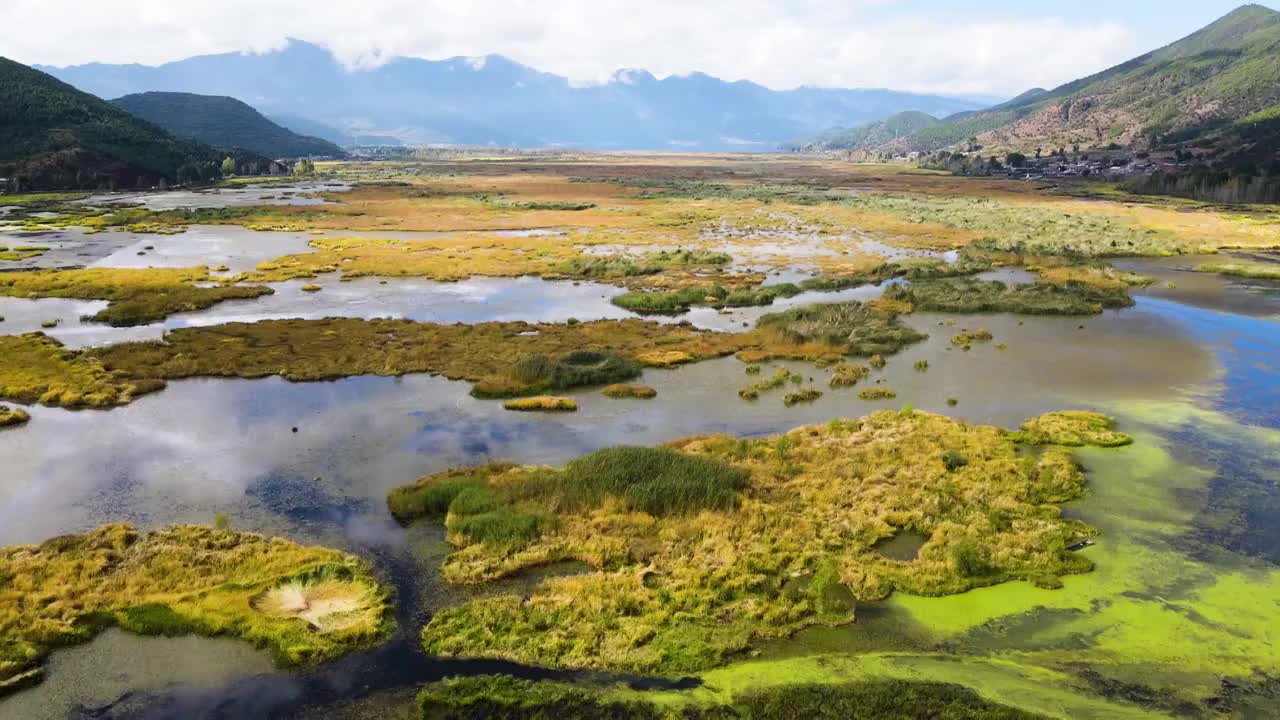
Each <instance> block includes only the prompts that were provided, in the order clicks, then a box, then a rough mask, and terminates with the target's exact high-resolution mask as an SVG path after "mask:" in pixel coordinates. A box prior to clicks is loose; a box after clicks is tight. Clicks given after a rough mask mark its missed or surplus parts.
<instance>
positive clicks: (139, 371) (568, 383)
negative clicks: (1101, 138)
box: [0, 303, 924, 402]
mask: <svg viewBox="0 0 1280 720" xmlns="http://www.w3.org/2000/svg"><path fill="white" fill-rule="evenodd" d="M825 307H827V308H829V309H826V310H819V311H818V312H817V313H816V314H815V315H813V316H809V315H804V314H795V313H788V314H786V315H785V317H784V318H783V319H775V320H772V321H769V322H768V323H766V325H767V327H765V328H763V329H758V330H752V331H748V332H741V333H725V332H710V331H701V330H696V329H694V328H691V327H687V326H673V325H664V324H660V323H654V322H649V321H644V320H639V319H627V320H602V321H594V322H581V323H575V324H567V323H565V324H558V323H542V324H530V323H523V322H491V323H477V324H473V325H466V324H455V325H438V324H434V323H419V322H413V321H409V320H385V319H378V320H363V319H358V318H326V319H323V320H267V321H262V322H257V323H228V324H225V325H216V326H207V327H187V328H179V329H176V330H172V331H170V332H168V333H166V334H165V336H164V339H163V340H162V341H150V342H136V343H122V344H119V345H111V346H106V347H96V348H89V349H86V350H83V351H80V352H77V353H67V354H66V355H65V356H63V357H64V359H65V360H67V361H72V360H74V361H76V363H77V364H80V365H83V364H84V363H86V362H89V363H91V364H93V365H95V366H97V367H100V368H102V369H105V370H106V371H108V377H109V378H115V379H116V380H117V382H118V383H121V384H128V385H133V386H136V387H137V388H142V387H146V388H148V389H155V388H157V387H160V386H161V385H162V383H163V381H164V380H171V379H180V378H188V377H242V378H258V377H266V376H270V375H279V376H281V377H284V378H286V379H288V380H292V381H300V382H301V381H314V380H331V379H335V378H340V377H350V376H354V375H365V374H374V375H384V376H397V375H404V374H408V373H434V374H441V375H444V376H445V377H448V378H450V379H458V380H468V381H470V382H473V383H476V387H475V389H474V391H473V392H474V394H476V395H477V396H479V397H490V398H511V397H520V396H527V395H531V394H539V393H548V392H550V391H556V390H565V389H570V388H575V387H582V386H589V385H610V384H616V383H619V382H622V381H625V380H629V379H631V378H634V377H635V376H637V375H638V374H639V373H640V369H641V367H642V366H651V367H672V366H675V365H679V364H683V363H688V362H697V361H701V360H707V359H710V358H717V357H724V356H726V355H733V354H736V355H737V356H738V357H739V358H741V359H742V360H744V361H747V362H758V361H761V360H766V359H770V358H794V359H801V360H810V361H815V362H835V361H836V360H838V359H839V358H841V357H843V356H844V355H846V354H849V353H853V354H857V353H865V352H869V351H873V350H881V351H886V352H887V351H889V350H891V349H896V348H897V347H899V346H900V344H901V343H903V342H907V341H910V342H915V341H917V340H918V339H920V338H923V337H924V336H923V335H920V334H918V333H915V332H914V331H912V330H910V329H909V328H906V327H905V326H903V325H901V324H900V323H898V321H897V316H896V314H894V313H892V312H889V311H885V310H881V309H878V308H876V307H873V306H872V305H870V304H869V305H868V306H865V307H863V306H858V305H857V303H854V304H853V306H851V307H844V308H840V307H839V306H825ZM770 317H775V318H776V317H777V316H770ZM24 342H29V341H24ZM833 343H834V344H833ZM59 350H60V348H59ZM0 353H4V354H0V358H4V359H5V360H6V361H8V360H10V359H11V357H12V359H13V360H15V361H16V364H15V365H14V366H12V367H10V366H9V365H8V364H6V365H5V366H3V367H0V378H4V377H5V376H6V374H16V375H25V374H32V373H35V374H41V373H45V372H46V369H45V368H43V367H39V366H40V365H41V360H40V359H39V358H37V357H35V356H29V357H28V356H22V355H14V356H10V355H9V354H7V353H5V349H4V346H3V345H0ZM28 365H35V367H28ZM23 397H25V396H18V395H14V394H4V392H3V386H0V398H8V399H12V400H15V401H17V402H30V400H25V399H23ZM125 402H127V400H125Z"/></svg>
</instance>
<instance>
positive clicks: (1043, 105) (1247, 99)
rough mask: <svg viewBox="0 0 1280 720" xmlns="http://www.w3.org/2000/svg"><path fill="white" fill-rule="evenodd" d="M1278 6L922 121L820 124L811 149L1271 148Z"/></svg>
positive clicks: (1256, 8)
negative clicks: (1049, 86)
mask: <svg viewBox="0 0 1280 720" xmlns="http://www.w3.org/2000/svg"><path fill="white" fill-rule="evenodd" d="M1278 139H1280V12H1276V11H1274V10H1271V9H1269V8H1266V7H1263V6H1261V5H1245V6H1242V7H1240V8H1238V9H1236V10H1235V11H1233V12H1231V13H1230V14H1228V15H1226V16H1224V17H1222V18H1221V19H1219V20H1218V21H1216V22H1214V23H1213V24H1211V25H1209V26H1208V27H1205V28H1204V29H1202V30H1200V31H1198V32H1196V33H1194V34H1192V35H1190V36H1188V37H1186V38H1183V39H1182V40H1179V41H1178V42H1175V43H1173V44H1171V45H1168V46H1166V47H1163V48H1160V49H1159V50H1155V51H1153V52H1150V53H1147V54H1145V55H1142V56H1140V57H1137V58H1134V59H1133V60H1130V61H1128V62H1126V63H1122V64H1120V65H1117V66H1116V67H1113V68H1110V69H1107V70H1104V71H1102V72H1100V73H1097V74H1095V75H1092V76H1089V77H1086V78H1082V79H1080V80H1076V81H1074V82H1070V83H1067V84H1066V85H1063V86H1061V87H1058V88H1056V89H1054V90H1050V91H1045V90H1042V89H1036V90H1033V91H1029V92H1027V93H1024V94H1023V95H1020V96H1018V97H1017V98H1014V99H1013V100H1010V101H1009V102H1006V103H1004V104H1001V105H997V106H995V107H992V108H990V109H987V110H984V111H980V112H961V113H957V114H954V115H952V116H949V117H947V118H945V119H943V120H942V121H941V122H929V121H928V120H927V119H925V118H921V117H920V116H919V115H918V114H910V115H898V116H894V117H892V118H888V119H886V120H884V121H879V122H877V123H872V124H869V125H865V126H863V127H859V128H855V129H854V130H844V131H828V132H826V133H823V134H821V135H819V136H817V137H815V138H814V139H813V140H811V141H810V142H808V143H807V144H805V147H808V148H811V149H842V150H844V149H853V150H863V151H868V152H877V153H891V154H898V153H908V152H926V153H927V152H932V151H935V150H940V149H943V148H947V147H952V146H960V147H961V148H962V149H967V148H974V147H980V148H982V152H983V153H984V154H986V153H993V154H995V153H1001V152H1008V151H1020V152H1023V153H1032V152H1034V151H1036V150H1037V149H1040V150H1042V151H1043V152H1046V153H1047V152H1050V151H1052V150H1055V149H1059V148H1068V149H1071V148H1074V147H1075V146H1080V147H1081V148H1082V149H1088V148H1110V147H1126V148H1143V149H1150V148H1167V147H1178V148H1180V149H1183V148H1186V149H1188V150H1187V151H1188V152H1190V151H1191V149H1194V150H1197V151H1198V152H1200V153H1204V154H1208V155H1212V156H1218V157H1253V158H1257V157H1260V156H1269V155H1273V154H1274V153H1275V151H1276V149H1277V148H1278V147H1280V142H1277V140H1278Z"/></svg>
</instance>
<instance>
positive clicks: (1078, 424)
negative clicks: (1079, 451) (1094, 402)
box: [1017, 410, 1133, 447]
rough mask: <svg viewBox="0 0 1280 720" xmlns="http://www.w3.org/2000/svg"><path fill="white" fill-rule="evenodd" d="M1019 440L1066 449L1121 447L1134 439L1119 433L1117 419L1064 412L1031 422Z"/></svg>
mask: <svg viewBox="0 0 1280 720" xmlns="http://www.w3.org/2000/svg"><path fill="white" fill-rule="evenodd" d="M1017 438H1018V440H1019V442H1024V443H1027V444H1029V445H1062V446H1065V447H1082V446H1085V445H1096V446H1098V447H1119V446H1122V445H1128V444H1130V443H1132V442H1133V438H1131V437H1129V436H1128V435H1126V434H1124V433H1122V432H1119V431H1117V430H1116V421H1115V420H1113V419H1111V418H1109V417H1107V416H1106V415H1102V414H1100V413H1095V412H1089V411H1087V410H1062V411H1059V412H1051V413H1046V414H1044V415H1041V416H1040V417H1037V418H1034V419H1031V420H1028V421H1026V422H1025V423H1023V424H1022V432H1020V433H1018V434H1017Z"/></svg>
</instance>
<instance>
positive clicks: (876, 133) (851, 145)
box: [795, 110, 942, 150]
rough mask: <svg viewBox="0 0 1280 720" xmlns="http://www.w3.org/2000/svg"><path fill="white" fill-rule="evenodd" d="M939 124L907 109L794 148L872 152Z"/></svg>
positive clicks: (820, 136) (926, 115)
mask: <svg viewBox="0 0 1280 720" xmlns="http://www.w3.org/2000/svg"><path fill="white" fill-rule="evenodd" d="M941 123H942V121H941V120H939V119H938V118H936V117H934V116H932V115H930V114H928V113H922V112H917V111H915V110H909V111H907V112H903V113H898V114H897V115H893V116H891V117H888V118H886V119H884V120H878V121H876V122H873V123H867V124H866V125H859V126H857V127H853V128H833V129H831V130H828V131H826V132H824V133H822V134H820V135H818V136H817V137H815V138H813V139H811V140H809V141H807V142H800V143H797V144H796V148H795V149H801V150H874V149H876V148H878V147H880V146H882V145H886V144H888V143H891V142H893V141H895V140H897V139H899V138H902V137H907V136H910V135H912V134H914V133H917V132H920V131H921V130H926V129H928V128H931V127H934V126H936V125H939V124H941Z"/></svg>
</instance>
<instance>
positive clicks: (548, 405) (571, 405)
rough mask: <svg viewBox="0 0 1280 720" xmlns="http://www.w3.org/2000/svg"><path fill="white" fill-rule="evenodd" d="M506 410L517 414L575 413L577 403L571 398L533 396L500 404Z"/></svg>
mask: <svg viewBox="0 0 1280 720" xmlns="http://www.w3.org/2000/svg"><path fill="white" fill-rule="evenodd" d="M502 407H504V408H506V409H507V410H515V411H518V412H577V411H578V403H577V402H576V401H574V399H573V398H564V397H554V396H551V395H535V396H533V397H524V398H515V399H514V400H508V401H506V402H505V403H503V404H502Z"/></svg>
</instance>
